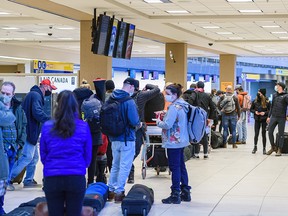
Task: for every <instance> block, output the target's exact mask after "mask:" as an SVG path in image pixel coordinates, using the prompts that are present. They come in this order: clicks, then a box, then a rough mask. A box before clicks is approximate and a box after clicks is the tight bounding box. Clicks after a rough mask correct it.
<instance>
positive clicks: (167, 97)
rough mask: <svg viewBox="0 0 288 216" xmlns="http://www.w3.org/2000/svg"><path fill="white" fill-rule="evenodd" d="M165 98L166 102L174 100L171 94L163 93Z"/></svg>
mask: <svg viewBox="0 0 288 216" xmlns="http://www.w3.org/2000/svg"><path fill="white" fill-rule="evenodd" d="M165 100H166V101H168V102H173V101H174V98H173V95H165Z"/></svg>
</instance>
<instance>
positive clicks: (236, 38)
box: [229, 37, 243, 40]
mask: <svg viewBox="0 0 288 216" xmlns="http://www.w3.org/2000/svg"><path fill="white" fill-rule="evenodd" d="M229 39H230V40H242V39H243V37H229Z"/></svg>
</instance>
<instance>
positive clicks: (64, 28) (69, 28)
mask: <svg viewBox="0 0 288 216" xmlns="http://www.w3.org/2000/svg"><path fill="white" fill-rule="evenodd" d="M56 29H59V30H74V29H75V28H73V27H58V28H56Z"/></svg>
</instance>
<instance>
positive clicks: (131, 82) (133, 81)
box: [123, 77, 137, 87]
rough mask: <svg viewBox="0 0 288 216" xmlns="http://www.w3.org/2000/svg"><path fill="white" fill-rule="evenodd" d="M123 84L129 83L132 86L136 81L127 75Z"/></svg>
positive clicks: (135, 84)
mask: <svg viewBox="0 0 288 216" xmlns="http://www.w3.org/2000/svg"><path fill="white" fill-rule="evenodd" d="M123 83H124V84H129V85H133V86H134V87H136V86H137V81H136V80H135V79H133V78H130V77H128V78H127V79H125V80H124V82H123Z"/></svg>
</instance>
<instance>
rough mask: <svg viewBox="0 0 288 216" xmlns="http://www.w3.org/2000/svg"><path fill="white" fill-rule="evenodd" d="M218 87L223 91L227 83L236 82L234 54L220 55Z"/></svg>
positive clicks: (232, 83)
mask: <svg viewBox="0 0 288 216" xmlns="http://www.w3.org/2000/svg"><path fill="white" fill-rule="evenodd" d="M219 77H220V89H221V90H222V91H225V88H226V86H227V85H232V88H234V87H235V84H236V55H230V54H223V55H220V74H219Z"/></svg>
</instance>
